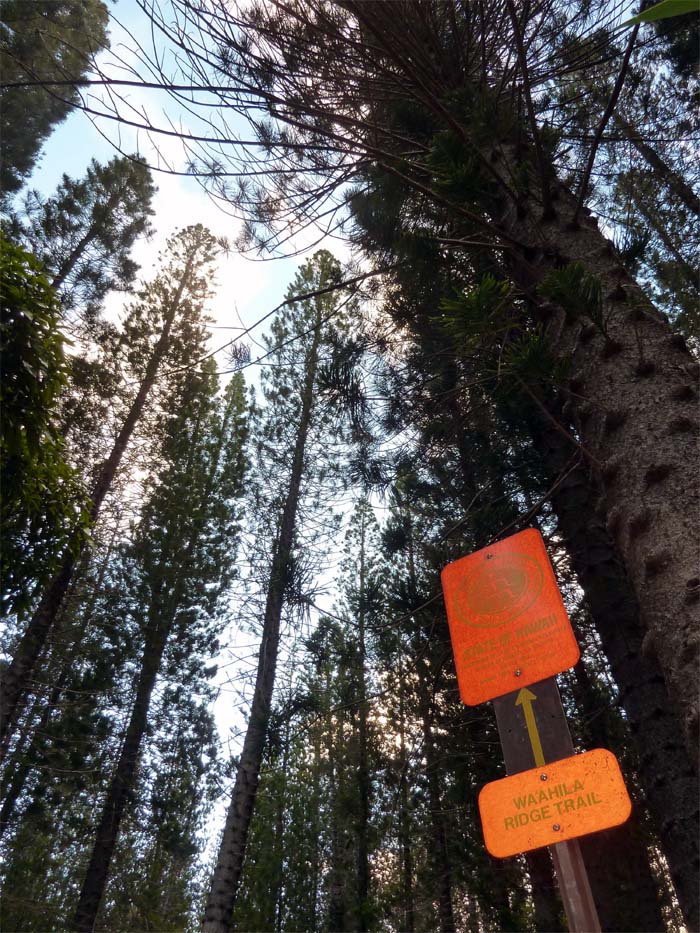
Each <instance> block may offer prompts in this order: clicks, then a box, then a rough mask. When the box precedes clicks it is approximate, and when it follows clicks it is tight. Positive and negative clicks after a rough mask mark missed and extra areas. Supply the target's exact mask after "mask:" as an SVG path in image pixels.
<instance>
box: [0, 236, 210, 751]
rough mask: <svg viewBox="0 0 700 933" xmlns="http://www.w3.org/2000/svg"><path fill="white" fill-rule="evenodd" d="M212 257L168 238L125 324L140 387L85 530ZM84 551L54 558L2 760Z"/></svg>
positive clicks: (9, 710)
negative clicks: (160, 263)
mask: <svg viewBox="0 0 700 933" xmlns="http://www.w3.org/2000/svg"><path fill="white" fill-rule="evenodd" d="M215 254H216V243H215V241H214V239H213V237H212V236H211V234H210V233H209V232H208V231H206V230H205V229H204V228H203V227H202V226H201V225H198V226H194V227H188V228H186V229H185V230H183V231H182V232H181V233H180V234H178V235H176V236H175V237H173V238H172V240H171V241H170V243H169V247H168V254H167V255H166V265H165V269H164V271H163V272H162V273H161V274H160V275H159V276H158V277H156V279H155V280H154V281H153V282H152V283H150V284H149V285H147V286H145V287H144V289H143V290H142V292H141V295H140V303H139V305H138V310H137V312H136V313H134V314H131V315H130V316H129V317H128V318H127V321H126V323H125V328H124V329H125V333H126V334H127V335H128V336H129V338H130V340H131V341H132V344H131V347H130V350H129V355H128V358H129V363H130V366H131V367H133V370H134V372H135V373H137V374H138V377H137V378H138V380H139V381H138V388H137V390H136V393H135V394H134V395H133V398H132V399H131V400H130V404H129V407H128V410H127V411H126V413H125V416H124V419H123V421H122V423H121V424H120V426H119V428H118V434H117V436H116V439H115V440H114V442H113V445H112V448H111V450H110V451H109V455H108V456H107V458H106V459H105V461H104V462H103V463H102V464H101V466H100V469H99V471H98V473H97V476H96V478H95V480H94V483H93V485H92V489H91V491H90V504H89V508H88V515H89V520H90V522H91V523H94V522H95V521H96V520H97V518H98V516H99V513H100V508H101V506H102V503H103V501H104V499H105V496H106V495H107V493H108V491H109V489H110V487H111V485H112V483H113V482H114V478H115V475H116V473H117V470H118V468H119V465H120V463H121V460H122V457H123V455H124V451H125V450H126V447H127V445H128V443H129V440H130V438H131V436H132V434H133V432H134V429H135V428H136V425H137V424H138V422H139V420H140V419H141V417H142V416H143V414H144V411H145V410H146V404H147V401H148V398H149V395H150V393H151V390H152V389H153V386H154V384H155V381H156V378H157V376H158V373H159V370H160V369H161V368H162V367H163V365H164V364H165V363H166V362H168V363H170V364H171V365H173V366H175V367H178V366H181V365H182V364H183V362H184V361H185V360H189V359H191V356H189V355H188V354H189V351H190V350H191V345H192V340H193V339H194V340H195V341H197V340H198V339H199V340H201V333H200V331H199V328H200V327H201V325H200V324H199V322H198V320H197V315H198V313H199V310H200V308H201V303H202V302H203V300H204V298H205V297H206V296H207V295H208V293H209V283H208V281H207V280H206V274H207V271H208V268H209V264H210V263H211V261H212V259H213V257H214V255H215ZM154 328H155V333H154ZM176 337H178V339H175V338H176ZM86 547H87V542H86V540H85V538H84V536H83V537H82V538H76V537H75V536H73V537H72V538H71V541H70V543H69V547H68V548H67V549H66V550H65V552H64V554H62V555H61V557H60V560H59V562H58V570H57V571H56V573H55V575H54V576H53V578H52V579H51V581H50V582H49V583H48V584H47V586H46V587H45V589H44V591H43V593H42V595H41V599H40V600H39V602H38V605H37V607H36V609H35V610H34V612H33V614H32V616H31V618H30V620H29V622H28V624H27V626H26V627H25V630H24V633H23V634H22V636H21V638H20V639H19V641H18V643H17V646H16V648H15V651H14V653H13V658H12V661H11V663H10V664H9V666H8V667H7V669H6V671H5V674H4V677H3V681H2V688H1V690H2V692H1V695H0V700H1V707H0V712H1V715H0V726H1V729H2V733H1V734H2V740H3V754H4V753H5V752H6V750H7V745H8V742H9V741H10V739H11V736H12V734H13V732H14V729H15V728H16V724H17V719H18V716H19V715H20V713H21V710H22V708H23V705H24V702H25V698H26V696H27V694H29V693H31V677H32V671H33V670H34V668H35V665H36V663H37V660H38V658H39V656H40V654H41V651H42V649H43V646H44V644H45V642H46V639H47V637H48V635H49V633H50V632H51V630H52V629H53V627H54V624H55V620H56V618H57V615H58V613H59V610H60V608H61V605H62V603H63V600H64V598H65V596H66V593H67V592H68V590H69V588H70V585H71V582H72V580H73V578H74V575H75V571H76V567H77V565H78V562H79V560H80V558H81V556H82V555H83V554H84V553H85V551H86Z"/></svg>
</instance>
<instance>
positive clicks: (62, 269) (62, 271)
mask: <svg viewBox="0 0 700 933" xmlns="http://www.w3.org/2000/svg"><path fill="white" fill-rule="evenodd" d="M98 229H99V228H98V225H97V224H92V225H91V226H90V227H88V230H87V233H86V234H85V235H84V236H83V237H81V238H80V240H79V241H78V243H77V244H76V245H75V246H74V247H73V249H72V250H71V252H70V254H69V255H68V256H67V257H66V259H64V261H63V262H62V263H61V265H60V266H59V267H58V269H57V271H56V275H55V276H54V277H53V279H52V280H51V288H53V289H55V290H56V291H58V290H59V288H60V287H61V285H63V283H64V282H65V281H66V279H67V278H68V276H69V275H70V274H71V272H72V271H73V268H74V266H75V264H76V262H77V261H78V260H79V259H80V257H81V256H82V254H83V252H84V250H85V248H86V247H87V246H88V245H89V244H90V243H91V242H92V241H93V240H94V239H95V237H96V236H97V231H98Z"/></svg>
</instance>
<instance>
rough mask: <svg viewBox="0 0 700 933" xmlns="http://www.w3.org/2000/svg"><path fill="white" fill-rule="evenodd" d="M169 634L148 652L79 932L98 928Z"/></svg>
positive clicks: (79, 911) (163, 630)
mask: <svg viewBox="0 0 700 933" xmlns="http://www.w3.org/2000/svg"><path fill="white" fill-rule="evenodd" d="M169 632H170V625H163V626H161V627H160V628H159V629H158V631H157V632H155V633H154V635H153V637H152V638H151V639H150V640H149V642H148V643H147V645H146V647H145V649H144V656H143V662H142V665H141V672H140V674H139V682H138V687H137V690H136V698H135V700H134V706H133V708H132V711H131V717H130V719H129V725H128V727H127V730H126V735H125V737H124V743H123V745H122V748H121V753H120V755H119V761H118V763H117V768H116V770H115V772H114V775H113V776H112V781H111V783H110V787H109V791H108V793H107V799H106V801H105V804H104V808H103V810H102V816H101V817H100V822H99V825H98V827H97V834H96V837H95V845H94V847H93V850H92V855H91V857H90V862H89V864H88V868H87V872H86V874H85V880H84V882H83V887H82V890H81V892H80V898H79V900H78V906H77V908H76V912H75V917H74V919H73V924H72V929H73V930H75V931H76V933H92V931H93V930H94V928H95V922H96V920H97V912H98V910H99V908H100V903H101V901H102V896H103V894H104V888H105V884H106V883H107V874H108V872H109V865H110V862H111V860H112V855H113V853H114V847H115V845H116V843H117V836H118V835H119V826H120V824H121V820H122V816H123V815H124V809H125V807H126V804H127V802H128V800H129V797H130V795H131V792H132V789H133V786H134V780H135V778H136V767H137V764H138V758H139V751H140V749H141V742H142V740H143V736H144V733H145V731H146V722H147V719H148V708H149V705H150V701H151V693H152V692H153V687H154V685H155V682H156V677H157V675H158V671H159V670H160V664H161V660H162V657H163V652H164V650H165V644H166V641H167V637H168V634H169Z"/></svg>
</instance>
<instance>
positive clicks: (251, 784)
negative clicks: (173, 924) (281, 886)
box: [202, 315, 321, 933]
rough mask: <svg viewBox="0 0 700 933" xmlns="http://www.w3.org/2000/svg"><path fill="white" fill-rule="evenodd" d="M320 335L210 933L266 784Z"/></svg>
mask: <svg viewBox="0 0 700 933" xmlns="http://www.w3.org/2000/svg"><path fill="white" fill-rule="evenodd" d="M320 330H321V319H320V315H319V316H317V319H316V329H315V331H314V336H313V340H312V343H311V347H310V350H309V355H308V357H307V360H306V374H305V381H304V387H303V392H302V399H301V402H302V405H301V415H300V419H299V428H298V431H297V436H296V441H295V445H294V455H293V460H292V469H291V472H290V477H289V485H288V487H287V495H286V498H285V503H284V509H283V511H282V518H281V521H280V529H279V536H278V539H277V543H276V545H275V550H274V555H273V559H272V569H271V574H270V582H269V585H268V590H267V600H266V604H265V616H264V620H263V634H262V640H261V643H260V650H259V654H258V669H257V675H256V680H255V690H254V693H253V702H252V705H251V709H250V717H249V720H248V728H247V729H246V734H245V738H244V740H243V749H242V752H241V757H240V761H239V764H238V769H237V771H236V780H235V783H234V787H233V796H232V798H231V804H230V806H229V809H228V813H227V815H226V823H225V826H224V834H223V838H222V840H221V845H220V848H219V854H218V858H217V863H216V866H215V868H214V873H213V876H212V882H211V889H210V892H209V898H208V901H207V905H206V909H205V912H204V919H203V922H202V930H203V931H204V933H227V931H229V930H230V929H231V923H232V913H233V908H234V905H235V903H236V897H237V895H238V888H239V884H240V880H241V872H242V870H243V861H244V859H245V850H246V843H247V839H248V830H249V828H250V822H251V819H252V816H253V809H254V807H255V796H256V794H257V790H258V783H259V781H260V764H261V761H262V754H263V750H264V747H265V740H266V738H267V727H268V722H269V719H270V709H271V704H272V692H273V688H274V683H275V669H276V665H277V653H278V649H279V638H280V619H281V617H282V607H283V604H284V595H285V590H286V587H287V584H288V581H289V573H290V568H291V559H292V549H293V545H294V532H295V528H296V515H297V508H298V505H299V495H300V489H301V481H302V477H303V472H304V453H305V449H306V440H307V436H308V433H309V428H310V426H311V419H312V412H313V401H314V398H313V395H314V383H315V380H316V370H317V365H318V347H319V341H320Z"/></svg>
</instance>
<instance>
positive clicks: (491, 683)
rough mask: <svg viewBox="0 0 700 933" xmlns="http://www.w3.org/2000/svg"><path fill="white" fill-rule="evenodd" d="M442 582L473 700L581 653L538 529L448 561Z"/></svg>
mask: <svg viewBox="0 0 700 933" xmlns="http://www.w3.org/2000/svg"><path fill="white" fill-rule="evenodd" d="M442 589H443V593H444V596H445V605H446V607H447V620H448V622H449V625H450V636H451V638H452V648H453V651H454V656H455V666H456V669H457V681H458V683H459V692H460V695H461V697H462V700H463V702H464V703H467V704H468V705H469V706H477V705H478V704H479V703H484V702H485V701H486V700H492V699H493V698H494V697H499V696H502V695H503V694H504V693H510V692H511V691H512V690H516V689H519V688H521V687H525V686H527V685H528V684H533V683H535V682H536V681H538V680H544V679H545V678H546V677H552V676H553V675H554V674H558V673H559V672H560V671H564V670H567V668H570V667H573V666H574V664H576V662H577V661H578V659H579V649H578V645H577V643H576V638H575V637H574V633H573V631H572V629H571V623H570V622H569V617H568V615H567V613H566V609H565V608H564V603H563V601H562V598H561V594H560V592H559V587H558V586H557V581H556V578H555V576H554V570H553V569H552V565H551V563H550V561H549V557H548V556H547V550H546V548H545V545H544V541H543V540H542V535H541V534H540V533H539V531H537V530H536V529H534V528H529V529H527V530H526V531H521V532H519V533H518V534H516V535H512V536H511V537H509V538H504V539H503V540H502V541H498V542H497V543H496V544H493V545H491V546H490V547H487V548H484V549H483V550H481V551H476V552H475V553H474V554H469V555H468V556H467V557H462V558H460V560H456V561H454V563H451V564H448V565H447V566H446V567H445V568H444V569H443V571H442Z"/></svg>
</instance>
